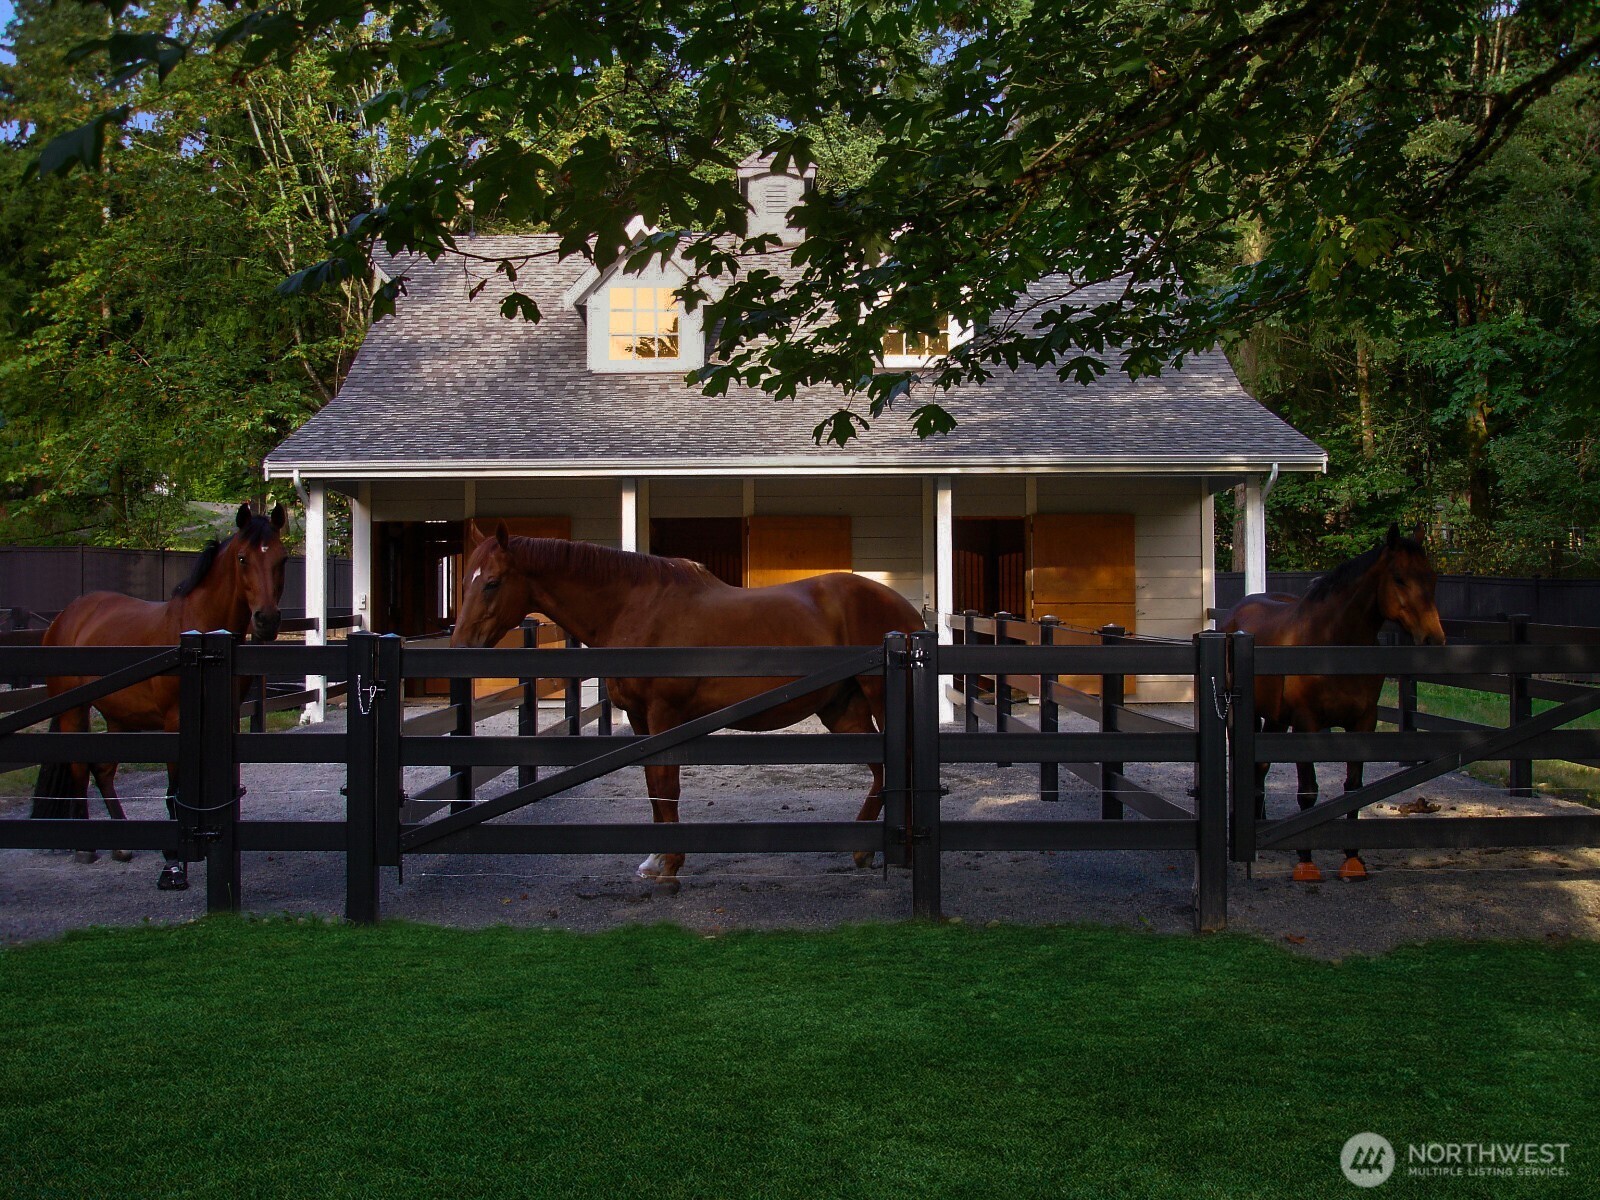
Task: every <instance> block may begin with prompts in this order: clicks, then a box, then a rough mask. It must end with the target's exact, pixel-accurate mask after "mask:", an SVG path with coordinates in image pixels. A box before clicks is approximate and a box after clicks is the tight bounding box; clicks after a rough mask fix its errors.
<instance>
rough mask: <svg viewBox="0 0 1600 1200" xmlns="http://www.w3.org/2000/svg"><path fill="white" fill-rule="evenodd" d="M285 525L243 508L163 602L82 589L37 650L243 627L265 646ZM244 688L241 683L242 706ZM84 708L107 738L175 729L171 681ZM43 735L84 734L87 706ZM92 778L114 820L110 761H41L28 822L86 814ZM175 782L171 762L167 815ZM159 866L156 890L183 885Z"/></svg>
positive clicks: (170, 642) (180, 867)
mask: <svg viewBox="0 0 1600 1200" xmlns="http://www.w3.org/2000/svg"><path fill="white" fill-rule="evenodd" d="M285 520H286V515H285V513H284V510H283V505H281V504H280V505H278V506H277V507H276V508H274V509H273V510H272V516H271V518H270V519H269V518H267V517H258V516H256V515H255V514H253V513H252V512H251V511H250V506H249V505H248V504H241V505H240V506H239V512H238V515H237V517H236V520H235V524H236V526H237V531H236V532H235V533H234V535H233V536H232V537H231V538H229V539H228V541H227V542H226V543H223V542H220V541H213V542H212V543H211V544H210V545H208V546H207V547H206V548H205V550H204V551H202V552H201V555H200V558H199V561H198V562H196V563H195V566H194V571H193V572H192V573H191V574H190V576H189V578H188V579H187V580H185V581H184V582H183V583H180V584H179V585H178V586H177V587H176V588H175V589H173V593H172V599H170V600H168V601H166V602H164V603H163V602H161V601H151V600H136V599H134V597H132V596H124V595H123V594H122V593H121V592H90V593H89V594H88V595H86V596H80V597H78V599H76V600H74V601H73V602H72V603H71V604H69V605H67V607H66V608H64V609H62V611H61V615H60V616H58V617H57V618H56V619H55V620H54V621H52V622H51V623H50V628H49V629H47V630H45V634H44V642H43V644H44V645H46V646H175V645H177V644H178V638H179V635H180V634H182V633H183V632H184V631H186V630H191V629H198V630H201V631H202V632H205V631H210V630H215V629H226V630H228V631H229V632H230V633H232V634H234V635H235V636H239V635H242V634H243V633H244V632H245V630H246V629H247V628H248V629H249V630H250V632H251V633H253V634H254V635H255V638H256V640H257V641H262V642H270V641H272V640H273V639H274V638H275V637H277V636H278V624H279V621H280V620H281V617H280V614H279V612H278V600H279V598H280V597H281V596H282V595H283V563H284V559H285V558H286V557H288V555H287V552H286V551H285V550H284V548H283V541H282V539H281V538H280V537H279V533H280V531H281V530H282V529H283V526H284V522H285ZM89 681H90V677H88V676H78V675H57V676H55V677H53V678H51V679H49V680H47V681H46V683H47V686H48V687H49V689H50V694H51V695H52V696H55V695H59V694H60V693H62V692H65V691H68V690H70V689H72V688H75V687H78V686H79V685H81V684H85V683H88V682H89ZM245 686H246V685H245V684H244V683H243V682H241V683H240V692H239V699H240V700H243V698H244V690H243V689H244V687H245ZM92 703H93V705H94V707H95V708H96V709H98V710H99V711H100V715H101V716H103V717H104V718H105V722H106V728H107V729H108V730H110V731H112V732H113V733H121V732H149V731H153V730H164V731H166V732H168V733H171V732H173V731H174V730H176V729H177V728H178V681H177V679H176V678H175V677H173V676H171V675H156V676H153V677H152V678H150V679H146V680H144V681H143V682H142V683H136V684H134V685H133V686H132V687H128V688H124V689H123V690H122V691H120V692H113V693H112V694H111V695H109V696H105V697H102V698H101V699H99V700H95V701H93V702H92ZM50 728H51V729H53V730H59V731H61V732H65V733H82V732H84V731H85V730H87V729H88V728H89V707H88V705H84V706H83V707H80V708H74V709H69V710H68V711H66V712H64V713H62V714H61V715H60V716H59V717H57V718H55V719H54V720H53V721H51V723H50ZM91 771H92V772H93V774H94V781H95V785H96V786H97V787H98V788H99V789H100V795H101V797H102V798H103V799H104V800H105V804H106V811H108V812H109V813H110V814H111V815H112V816H113V817H115V818H118V819H121V818H122V816H123V811H122V804H121V802H120V801H119V800H118V799H117V793H116V787H115V780H116V774H117V764H116V763H92V764H86V763H47V764H46V765H44V766H43V767H41V768H39V781H38V783H37V784H36V785H35V787H34V804H33V815H34V816H35V817H57V818H60V817H83V816H87V815H88V805H89V800H88V797H89V775H90V773H91ZM176 775H177V764H176V763H168V764H167V809H168V811H169V812H171V811H173V807H172V806H173V796H174V790H173V789H174V783H175V780H176ZM112 853H113V857H115V858H117V859H118V860H119V861H123V862H126V861H127V860H128V859H130V858H132V857H133V856H132V855H131V854H130V853H129V852H128V851H126V850H116V851H113V852H112ZM94 858H95V852H94V851H93V850H85V851H79V861H84V862H93V861H94ZM167 859H168V862H167V865H166V867H165V868H164V869H163V870H162V873H161V878H160V880H159V881H158V886H160V887H161V888H163V889H166V890H181V889H182V888H185V887H187V886H188V876H187V872H186V870H185V868H184V864H183V863H182V862H181V861H178V859H177V856H176V854H174V853H172V852H170V851H169V852H168V853H167Z"/></svg>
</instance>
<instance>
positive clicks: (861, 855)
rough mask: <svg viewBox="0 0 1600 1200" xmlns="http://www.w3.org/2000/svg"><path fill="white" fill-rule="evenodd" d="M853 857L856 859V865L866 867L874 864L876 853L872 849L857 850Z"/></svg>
mask: <svg viewBox="0 0 1600 1200" xmlns="http://www.w3.org/2000/svg"><path fill="white" fill-rule="evenodd" d="M851 857H852V858H853V859H855V863H856V866H858V867H861V868H863V869H865V868H868V867H870V866H872V863H873V860H874V858H875V855H874V854H873V853H872V851H871V850H857V851H856V852H855V853H854V854H852V855H851Z"/></svg>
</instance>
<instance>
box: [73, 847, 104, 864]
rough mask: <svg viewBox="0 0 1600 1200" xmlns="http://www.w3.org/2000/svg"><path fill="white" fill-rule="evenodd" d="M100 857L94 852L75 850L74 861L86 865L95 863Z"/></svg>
mask: <svg viewBox="0 0 1600 1200" xmlns="http://www.w3.org/2000/svg"><path fill="white" fill-rule="evenodd" d="M99 857H100V855H99V854H98V853H96V852H95V851H93V850H74V851H73V852H72V861H73V862H75V863H84V864H85V865H87V864H89V863H92V862H94V861H95V860H96V859H98V858H99Z"/></svg>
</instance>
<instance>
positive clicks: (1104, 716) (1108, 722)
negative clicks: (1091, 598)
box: [1096, 625, 1128, 821]
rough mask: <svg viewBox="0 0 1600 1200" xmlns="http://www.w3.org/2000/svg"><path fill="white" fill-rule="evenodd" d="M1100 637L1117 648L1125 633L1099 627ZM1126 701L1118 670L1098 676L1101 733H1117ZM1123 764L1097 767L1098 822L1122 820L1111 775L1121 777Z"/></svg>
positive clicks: (1121, 675)
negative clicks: (1098, 793) (1098, 775)
mask: <svg viewBox="0 0 1600 1200" xmlns="http://www.w3.org/2000/svg"><path fill="white" fill-rule="evenodd" d="M1096 632H1098V633H1099V634H1100V644H1101V645H1102V646H1116V645H1119V644H1120V643H1121V641H1122V639H1123V638H1124V637H1126V636H1127V634H1128V631H1127V630H1126V629H1124V628H1123V627H1122V626H1121V625H1102V626H1100V628H1099V629H1098V630H1097V631H1096ZM1124 699H1126V683H1125V680H1124V676H1123V674H1122V672H1121V671H1109V672H1103V673H1102V674H1101V676H1100V732H1101V733H1116V732H1117V729H1118V724H1119V722H1118V719H1117V718H1118V715H1119V714H1120V712H1121V709H1122V703H1123V701H1124ZM1126 765H1127V764H1126V763H1120V762H1104V763H1101V764H1100V819H1101V820H1102V821H1120V820H1122V814H1123V808H1122V801H1120V800H1118V799H1117V788H1116V784H1115V783H1114V782H1113V781H1112V779H1111V776H1112V775H1120V774H1122V768H1123V767H1124V766H1126Z"/></svg>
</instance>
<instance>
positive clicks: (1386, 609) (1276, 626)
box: [1218, 525, 1444, 883]
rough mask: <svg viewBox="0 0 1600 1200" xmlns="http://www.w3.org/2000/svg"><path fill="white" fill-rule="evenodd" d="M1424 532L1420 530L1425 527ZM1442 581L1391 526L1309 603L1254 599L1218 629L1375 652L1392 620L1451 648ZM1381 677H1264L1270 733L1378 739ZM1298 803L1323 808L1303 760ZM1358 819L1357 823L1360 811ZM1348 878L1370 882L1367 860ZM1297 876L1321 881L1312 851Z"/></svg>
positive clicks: (1263, 772)
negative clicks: (1336, 731) (1437, 586)
mask: <svg viewBox="0 0 1600 1200" xmlns="http://www.w3.org/2000/svg"><path fill="white" fill-rule="evenodd" d="M1418 533H1419V536H1420V530H1419V531H1418ZM1434 583H1435V575H1434V570H1433V564H1432V563H1430V562H1429V561H1428V553H1427V551H1426V550H1424V549H1423V547H1422V544H1421V542H1420V541H1419V540H1417V539H1416V538H1408V537H1402V536H1401V534H1400V527H1399V526H1398V525H1391V526H1389V534H1388V536H1387V537H1386V538H1385V539H1384V541H1383V542H1382V543H1380V544H1379V545H1377V546H1375V547H1373V548H1372V549H1371V550H1368V551H1367V552H1366V553H1365V554H1361V555H1358V556H1357V557H1355V558H1352V559H1351V560H1350V561H1349V562H1346V563H1343V564H1341V565H1339V566H1337V567H1335V568H1334V569H1333V570H1332V571H1329V572H1328V573H1327V574H1326V575H1323V576H1322V577H1321V578H1319V579H1317V580H1315V581H1313V583H1312V584H1311V588H1310V590H1309V591H1307V592H1306V594H1305V596H1304V597H1295V596H1290V595H1286V594H1283V593H1280V592H1267V593H1263V594H1260V595H1255V596H1246V597H1245V598H1244V599H1243V600H1241V601H1240V602H1239V604H1238V605H1237V606H1236V607H1235V608H1234V610H1233V611H1232V612H1231V613H1229V614H1228V616H1227V618H1226V619H1225V620H1223V621H1220V622H1218V628H1219V629H1222V630H1224V631H1225V632H1229V633H1232V632H1234V631H1237V630H1244V631H1246V632H1249V633H1252V634H1254V635H1255V639H1256V644H1257V645H1260V646H1375V645H1377V644H1378V630H1379V628H1381V627H1382V625H1383V623H1384V622H1385V621H1394V622H1395V623H1396V624H1398V625H1399V626H1400V627H1401V628H1402V629H1404V630H1405V631H1406V632H1407V633H1409V634H1410V635H1411V637H1412V639H1413V640H1414V641H1417V642H1419V643H1421V644H1423V645H1426V646H1442V645H1444V627H1443V626H1442V625H1441V624H1440V623H1439V610H1438V608H1437V607H1435V605H1434V599H1433V592H1434ZM1382 691H1383V676H1381V675H1258V676H1257V678H1256V715H1257V716H1258V717H1259V718H1260V720H1261V722H1262V725H1263V728H1264V729H1265V730H1266V732H1268V733H1282V732H1285V731H1288V730H1293V731H1294V732H1295V733H1318V732H1321V731H1322V730H1326V729H1332V728H1334V727H1335V726H1339V727H1342V728H1344V729H1345V730H1348V731H1349V732H1351V733H1371V732H1372V731H1373V730H1374V729H1375V728H1377V724H1378V696H1379V694H1380V693H1381V692H1382ZM1296 766H1297V767H1298V769H1299V774H1300V796H1299V799H1300V807H1301V808H1302V809H1305V808H1310V807H1311V806H1312V805H1313V804H1315V803H1316V802H1317V766H1316V764H1315V763H1297V764H1296ZM1362 766H1363V764H1361V763H1358V762H1353V763H1349V764H1347V766H1346V774H1345V784H1344V787H1345V791H1347V792H1350V791H1354V790H1356V789H1357V788H1359V787H1360V786H1361V775H1362ZM1266 778H1267V764H1265V763H1260V764H1258V765H1257V767H1256V796H1257V798H1256V806H1257V815H1258V816H1265V804H1266ZM1350 816H1351V817H1352V818H1354V817H1355V816H1356V814H1355V813H1351V814H1350ZM1344 853H1345V861H1344V865H1343V866H1341V867H1340V868H1339V876H1340V878H1342V879H1365V878H1366V875H1367V868H1366V866H1365V864H1363V863H1362V861H1361V855H1360V854H1359V852H1357V851H1355V850H1346V851H1345V852H1344ZM1294 878H1295V879H1296V880H1297V881H1298V882H1301V883H1315V882H1317V881H1318V880H1320V879H1321V878H1322V873H1321V872H1320V871H1318V870H1317V867H1316V864H1315V863H1313V862H1312V861H1311V852H1310V851H1309V850H1302V851H1300V863H1299V865H1298V866H1296V867H1295V870H1294Z"/></svg>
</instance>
